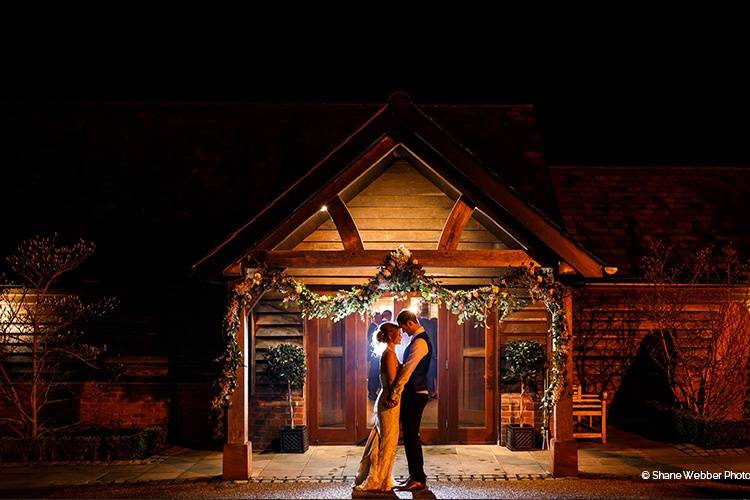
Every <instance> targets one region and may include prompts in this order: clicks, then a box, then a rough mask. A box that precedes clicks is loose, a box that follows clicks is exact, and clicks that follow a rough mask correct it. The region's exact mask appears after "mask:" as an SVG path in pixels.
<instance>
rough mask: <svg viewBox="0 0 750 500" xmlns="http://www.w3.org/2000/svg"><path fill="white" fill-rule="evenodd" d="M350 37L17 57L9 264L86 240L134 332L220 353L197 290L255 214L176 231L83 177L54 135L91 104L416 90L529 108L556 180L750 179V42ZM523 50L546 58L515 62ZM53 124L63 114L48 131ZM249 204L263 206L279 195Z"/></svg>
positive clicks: (12, 67) (99, 175) (9, 144)
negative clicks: (642, 174) (633, 175)
mask: <svg viewBox="0 0 750 500" xmlns="http://www.w3.org/2000/svg"><path fill="white" fill-rule="evenodd" d="M606 30H607V28H606V27H602V28H601V31H606ZM728 32H729V34H730V35H731V34H732V33H735V31H732V30H731V29H730V30H728ZM354 33H356V30H354V31H351V32H350V33H348V34H347V35H348V36H341V37H339V38H333V39H331V40H325V41H324V42H323V43H319V44H315V43H310V40H309V39H297V40H293V41H292V40H291V39H289V38H285V36H282V35H280V34H276V35H275V36H273V37H268V38H265V39H260V40H252V41H248V43H247V44H246V46H245V45H241V44H239V45H234V46H233V47H232V48H233V49H235V50H228V46H227V45H225V46H221V44H210V45H208V44H204V43H203V42H204V41H205V39H203V38H200V37H198V38H197V39H193V40H192V41H185V40H180V41H177V40H174V41H171V42H167V43H164V44H160V45H155V46H153V47H143V46H139V47H138V49H137V50H136V49H135V48H134V47H133V46H132V45H131V44H130V40H131V38H128V39H123V40H120V42H119V43H116V44H114V45H113V46H111V47H109V46H108V47H107V48H106V49H105V50H101V51H97V50H96V48H97V45H98V41H97V39H91V38H89V39H88V40H85V41H83V42H79V43H77V44H73V45H69V44H62V45H58V44H57V43H54V41H53V42H51V43H48V44H46V45H45V46H44V48H43V49H42V50H34V51H32V52H17V53H14V54H13V55H12V56H11V57H10V59H9V62H8V64H7V66H6V71H5V77H4V79H3V83H2V116H0V151H2V154H3V160H2V167H0V175H1V177H0V192H2V197H1V198H0V199H1V200H2V201H1V202H0V203H2V206H1V208H2V215H0V219H1V220H2V227H3V229H2V233H1V234H2V236H1V239H0V250H2V254H3V255H7V254H8V253H9V252H10V251H12V249H13V248H15V246H16V245H17V243H18V242H19V241H20V240H21V239H24V238H28V237H30V236H32V235H34V234H49V233H51V232H55V231H56V232H58V233H59V234H60V235H61V237H63V238H64V239H71V238H77V237H79V236H84V237H86V238H90V239H92V240H94V241H96V242H97V244H98V246H99V250H98V252H97V255H96V257H95V258H93V259H92V260H91V262H89V263H87V265H86V266H85V267H84V268H83V269H82V270H81V272H80V273H78V274H77V279H78V280H79V282H85V283H88V284H89V285H90V286H93V287H96V288H98V289H101V290H103V291H106V292H111V293H112V294H115V295H118V296H119V297H121V298H122V299H123V304H122V307H121V315H122V316H128V315H131V316H132V315H134V314H136V313H135V311H137V314H138V315H140V317H142V318H144V319H143V321H144V324H147V325H149V326H147V327H144V328H145V329H146V330H148V332H147V333H148V335H150V337H151V338H152V339H153V342H154V344H153V345H156V346H158V348H159V349H161V350H164V351H166V350H171V349H178V350H179V349H182V348H185V350H186V352H193V353H196V352H202V350H205V349H204V347H205V346H206V345H209V344H210V345H211V348H212V349H215V348H216V346H217V345H218V338H219V336H218V332H219V325H220V316H221V306H222V303H223V297H224V290H223V288H222V287H221V286H217V285H213V286H211V285H206V284H200V283H196V282H195V281H194V280H192V278H191V277H190V276H189V271H190V265H191V264H192V263H193V262H195V261H196V260H197V259H199V258H200V257H202V256H203V255H204V254H205V252H206V251H207V249H209V248H211V247H212V246H213V245H214V244H216V243H218V242H219V241H220V240H221V239H222V238H223V237H224V236H226V234H227V233H228V231H229V230H231V229H233V228H234V227H236V224H237V222H236V221H239V220H242V219H243V218H245V219H246V218H248V217H249V216H251V215H252V214H251V213H247V214H238V213H235V214H232V215H231V217H228V218H223V217H221V216H216V215H215V214H214V216H213V217H210V216H208V215H205V214H204V215H201V214H193V215H192V216H190V217H182V216H178V215H176V214H175V213H174V211H173V210H170V207H169V206H165V205H164V204H163V203H162V204H160V203H159V202H157V201H156V200H157V198H158V197H159V194H160V189H161V186H160V184H159V177H158V176H157V177H156V178H148V179H147V178H144V179H143V180H142V181H139V179H137V178H136V179H134V178H133V176H136V175H141V174H142V173H139V172H132V174H131V172H129V171H125V170H123V167H122V166H119V167H118V166H113V165H105V164H102V165H100V166H99V167H98V169H97V171H96V172H92V171H90V170H87V169H84V168H81V162H82V161H83V160H82V159H85V155H86V152H85V151H80V150H77V149H76V144H77V138H78V137H79V135H80V131H78V130H75V129H70V128H65V126H60V127H56V126H54V123H65V122H66V120H65V115H66V113H67V114H68V116H72V115H74V114H75V113H76V112H77V111H76V108H77V106H79V105H82V104H83V105H86V106H91V105H96V104H97V103H104V102H130V103H159V102H166V103H175V102H179V103H187V104H190V103H201V102H299V101H311V102H374V103H384V102H385V101H386V100H387V98H388V95H389V94H390V93H392V92H393V91H395V90H404V91H406V92H408V93H410V94H411V96H412V98H413V100H414V101H415V102H416V103H417V104H419V103H452V104H467V103H499V104H501V103H531V104H533V105H534V106H535V109H536V114H537V120H538V127H539V130H540V131H541V134H542V140H543V144H544V150H545V155H546V159H547V162H548V163H550V164H590V165H741V166H744V165H750V150H749V149H748V147H747V144H748V138H749V137H750V124H749V120H748V118H749V117H750V97H749V96H748V90H747V89H748V88H750V85H749V84H750V79H749V78H748V77H747V75H746V74H745V73H746V68H745V67H744V66H745V64H746V56H743V54H742V47H743V46H744V45H743V43H742V42H743V40H740V39H734V38H732V37H731V36H727V33H724V35H722V36H721V37H719V38H711V42H710V43H709V42H708V41H707V40H708V39H707V38H706V36H704V34H703V32H702V31H700V30H695V31H690V30H688V31H687V32H686V33H682V35H681V36H679V37H676V38H670V37H669V36H668V37H667V39H666V41H665V42H664V43H660V44H656V43H653V44H651V43H648V42H650V41H651V40H646V42H647V43H646V44H645V45H642V46H639V47H636V46H635V43H634V40H635V39H639V38H640V32H639V31H637V30H632V31H629V30H625V31H622V32H620V34H621V36H620V37H619V38H618V40H617V43H614V44H612V45H606V46H601V37H600V34H601V33H597V34H593V35H592V36H591V37H590V38H588V39H586V38H584V40H582V41H580V43H577V44H574V45H566V44H561V43H560V41H561V39H560V38H555V37H549V38H547V37H545V36H543V35H542V34H543V33H544V30H543V29H540V28H535V29H531V28H530V29H529V31H527V32H525V33H523V34H522V36H521V37H520V38H516V39H514V40H513V42H512V43H509V42H507V41H504V40H500V39H494V38H493V36H492V35H491V34H490V35H489V36H485V37H482V38H476V39H475V38H472V37H468V38H465V39H463V40H462V41H463V42H464V43H463V44H457V43H455V42H456V41H457V40H456V39H455V37H446V35H442V34H441V35H438V34H437V32H435V33H433V37H430V38H419V39H416V37H415V38H414V39H409V40H404V39H401V40H395V42H396V43H391V44H388V45H376V46H374V47H367V48H366V49H361V50H360V49H358V48H356V49H352V48H351V47H347V45H348V44H349V42H350V40H351V37H352V36H353V34H354ZM136 34H137V33H135V32H132V33H130V36H131V37H133V36H135V35H136ZM380 35H381V36H385V35H384V34H383V33H380ZM393 38H397V37H393ZM737 38H739V37H737ZM436 39H437V40H439V41H440V43H434V42H435V40H436ZM527 40H537V41H540V42H541V43H540V45H541V47H540V48H539V49H536V48H534V49H533V50H531V51H526V50H524V51H521V50H519V47H521V46H524V45H526V41H527ZM290 41H292V44H291V45H290V43H289V42H290ZM392 41H393V40H392ZM285 47H286V48H285ZM238 49H239V50H238ZM45 109H48V110H54V112H53V111H50V113H48V114H47V118H44V116H45V113H44V110H45ZM40 116H41V117H42V118H40ZM51 124H52V125H51ZM39 151H42V152H43V154H41V155H40V154H39ZM32 152H33V154H32ZM250 174H251V176H252V173H250ZM265 174H267V173H265ZM276 174H277V175H278V176H280V177H283V176H284V172H277V173H276ZM118 179H119V180H118ZM162 180H163V179H162ZM105 181H106V182H110V183H115V185H117V183H118V182H122V183H123V184H122V185H123V187H125V186H127V189H128V195H127V196H120V197H116V198H114V199H112V200H102V199H101V197H97V196H95V195H91V193H92V191H94V192H95V191H96V190H97V185H98V183H100V182H105ZM165 182H166V181H165ZM280 185H283V182H282V180H280ZM253 188H254V186H252V185H250V186H248V196H249V197H254V198H257V199H258V205H259V206H261V205H262V201H263V199H264V198H268V197H270V196H271V195H272V194H273V193H268V192H263V193H257V192H254V189H253ZM176 194H177V195H179V193H176ZM746 209H747V207H737V210H746ZM168 346H169V347H168ZM175 346H176V347H175ZM143 349H144V350H150V349H154V347H153V346H152V344H147V343H144V344H143ZM210 350H211V349H208V351H210ZM203 354H205V353H203ZM185 356H188V357H190V356H193V354H186V355H185ZM205 366H208V365H207V364H204V368H205Z"/></svg>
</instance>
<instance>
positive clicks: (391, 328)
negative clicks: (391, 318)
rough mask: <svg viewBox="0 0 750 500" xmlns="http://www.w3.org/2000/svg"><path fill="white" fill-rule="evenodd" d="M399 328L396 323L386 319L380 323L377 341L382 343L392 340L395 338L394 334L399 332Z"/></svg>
mask: <svg viewBox="0 0 750 500" xmlns="http://www.w3.org/2000/svg"><path fill="white" fill-rule="evenodd" d="M399 330H400V327H399V326H398V325H397V324H396V323H390V322H388V321H386V322H385V323H381V324H380V328H379V329H378V335H377V337H376V338H377V339H378V342H381V343H383V344H387V343H388V342H393V341H395V340H396V336H397V335H399V334H400V332H399Z"/></svg>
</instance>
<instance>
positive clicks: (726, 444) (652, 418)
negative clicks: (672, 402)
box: [639, 402, 750, 448]
mask: <svg viewBox="0 0 750 500" xmlns="http://www.w3.org/2000/svg"><path fill="white" fill-rule="evenodd" d="M645 406H646V412H647V413H648V415H646V416H647V419H646V420H644V421H642V425H644V427H643V428H642V429H639V431H642V433H643V434H645V435H647V436H649V437H653V438H655V439H659V440H662V441H668V442H677V443H693V444H695V445H697V446H700V447H701V448H744V447H747V446H750V419H747V418H746V419H742V420H718V419H712V418H706V417H702V416H700V415H696V414H695V413H693V412H690V411H687V410H684V409H680V408H675V407H673V406H669V405H666V404H664V403H657V402H647V404H646V405H645Z"/></svg>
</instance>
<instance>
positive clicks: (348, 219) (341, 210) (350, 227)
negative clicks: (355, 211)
mask: <svg viewBox="0 0 750 500" xmlns="http://www.w3.org/2000/svg"><path fill="white" fill-rule="evenodd" d="M326 207H327V208H328V214H329V215H330V216H331V219H333V223H334V224H335V225H336V230H337V231H338V232H339V236H341V243H343V245H344V249H345V250H349V251H360V250H364V249H365V245H364V244H363V243H362V238H361V237H360V235H359V230H358V229H357V224H356V223H355V222H354V219H353V218H352V214H351V213H349V209H348V208H346V205H345V204H344V201H343V200H342V199H341V197H340V196H334V197H333V198H332V199H331V200H330V201H329V202H328V204H327V205H326Z"/></svg>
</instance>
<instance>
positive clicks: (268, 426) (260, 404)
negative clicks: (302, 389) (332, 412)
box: [249, 395, 307, 450]
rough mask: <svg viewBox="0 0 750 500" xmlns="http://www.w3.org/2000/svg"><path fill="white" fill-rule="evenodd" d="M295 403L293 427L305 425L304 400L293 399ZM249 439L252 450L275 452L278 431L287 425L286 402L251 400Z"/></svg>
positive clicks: (298, 396)
mask: <svg viewBox="0 0 750 500" xmlns="http://www.w3.org/2000/svg"><path fill="white" fill-rule="evenodd" d="M293 400H294V403H295V409H294V425H305V424H306V423H307V422H306V420H307V419H306V412H305V399H304V397H302V395H296V396H294V397H293ZM249 425H250V439H251V440H252V442H253V449H254V450H275V449H277V446H278V441H277V440H278V438H279V431H280V429H282V428H283V427H286V426H287V425H289V405H288V404H287V401H286V400H281V399H264V398H258V397H255V398H252V399H251V400H250V423H249Z"/></svg>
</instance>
